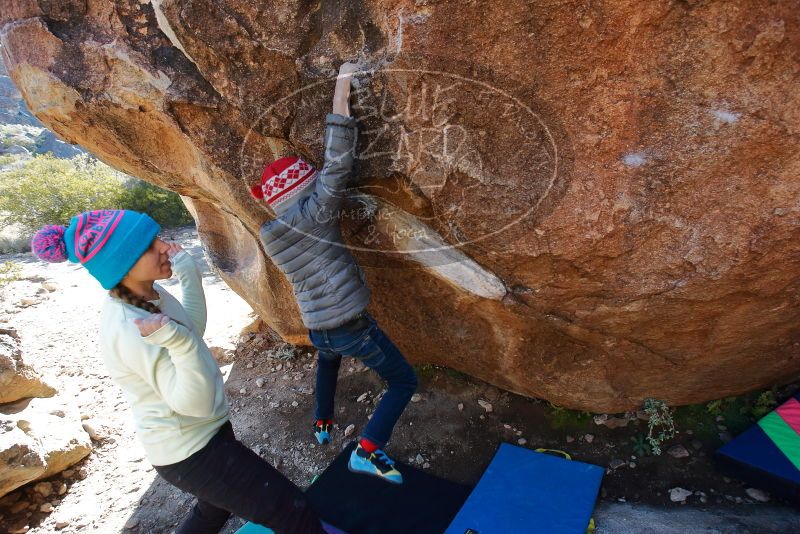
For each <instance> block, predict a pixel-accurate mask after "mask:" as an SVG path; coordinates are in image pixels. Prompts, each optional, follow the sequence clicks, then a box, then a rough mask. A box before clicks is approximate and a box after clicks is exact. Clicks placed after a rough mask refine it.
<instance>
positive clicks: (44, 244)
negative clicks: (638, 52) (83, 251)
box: [31, 225, 67, 263]
mask: <svg viewBox="0 0 800 534" xmlns="http://www.w3.org/2000/svg"><path fill="white" fill-rule="evenodd" d="M66 230H67V227H66V226H57V225H49V226H45V227H44V228H42V229H41V230H39V231H38V232H36V233H35V234H34V235H33V239H32V240H31V250H32V251H33V253H34V254H35V255H36V257H37V258H39V259H41V260H44V261H46V262H49V263H60V262H62V261H67V244H66V242H65V241H64V232H66Z"/></svg>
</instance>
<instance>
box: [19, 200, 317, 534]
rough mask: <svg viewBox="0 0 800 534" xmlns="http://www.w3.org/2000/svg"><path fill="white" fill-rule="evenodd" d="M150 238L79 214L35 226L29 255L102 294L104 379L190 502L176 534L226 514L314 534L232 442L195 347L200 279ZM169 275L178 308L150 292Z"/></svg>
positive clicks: (291, 492)
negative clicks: (73, 270)
mask: <svg viewBox="0 0 800 534" xmlns="http://www.w3.org/2000/svg"><path fill="white" fill-rule="evenodd" d="M159 230H160V227H159V225H158V224H157V223H156V222H155V221H154V220H153V219H151V218H150V217H149V216H148V215H145V214H141V213H136V212H133V211H126V210H103V211H91V212H86V213H82V214H80V215H77V216H75V217H73V218H72V219H71V221H70V224H69V226H67V227H64V226H46V227H44V228H43V229H41V230H39V231H38V232H37V233H36V235H35V236H34V238H33V241H32V244H31V245H32V249H33V252H34V253H35V254H36V255H37V256H38V257H39V258H41V259H43V260H45V261H48V262H62V261H66V260H67V259H69V260H70V261H72V262H75V263H81V264H82V265H83V266H84V267H86V269H87V270H88V271H89V274H91V275H92V276H94V277H95V278H96V279H97V280H98V281H99V282H100V284H101V285H102V286H103V288H105V289H108V290H110V291H109V296H108V297H107V298H106V300H105V302H104V304H103V309H102V316H101V323H100V346H101V349H102V355H103V359H104V360H105V364H106V367H107V369H108V372H109V374H110V375H111V377H112V378H113V379H114V381H115V382H117V384H119V385H120V387H121V388H122V390H123V393H124V394H125V397H126V398H127V400H128V402H129V403H130V405H131V410H132V412H133V417H134V423H135V425H136V433H137V435H138V438H139V440H140V441H141V442H142V445H143V446H144V450H145V453H146V454H147V457H148V459H149V460H150V462H151V463H152V464H153V466H154V467H155V469H156V471H157V472H158V474H159V475H161V476H162V477H163V478H164V479H166V480H167V482H169V483H170V484H172V485H174V486H176V487H178V488H180V489H182V490H183V491H186V492H189V493H191V494H193V495H195V496H196V497H197V504H195V506H194V508H193V509H192V510H191V512H190V513H189V515H188V517H187V518H186V519H185V520H184V521H183V523H182V524H181V526H180V527H179V528H178V530H177V532H178V533H182V534H188V533H192V534H200V533H209V534H211V533H217V532H219V531H220V529H221V528H222V527H223V525H224V524H225V522H226V521H227V519H228V517H229V516H230V515H231V513H233V514H236V515H238V516H240V517H243V518H245V519H248V520H250V521H252V522H254V523H258V524H261V525H265V526H268V527H270V528H272V529H273V530H274V531H275V532H276V533H279V534H282V533H297V534H301V533H302V534H305V533H307V532H313V533H324V532H326V530H324V529H323V527H322V525H321V523H320V520H319V518H318V517H317V515H316V513H315V512H314V511H313V510H312V509H311V506H310V505H309V504H308V502H307V501H306V498H305V496H304V494H303V493H302V492H301V491H300V490H299V489H298V488H297V487H296V486H295V485H294V484H292V483H291V482H290V481H289V480H288V479H287V478H286V477H285V476H283V475H282V474H281V473H279V472H278V471H277V470H276V469H275V468H273V467H272V466H271V465H270V464H269V463H267V461H266V460H263V459H262V458H261V457H260V456H258V455H257V454H255V453H254V452H252V451H251V450H250V449H248V448H247V447H245V446H244V445H242V443H240V442H239V441H238V440H237V439H236V437H235V436H234V433H233V427H232V426H231V423H230V421H229V420H228V402H227V400H226V399H225V392H224V389H223V382H222V374H221V373H220V371H219V368H218V367H217V364H216V362H215V361H214V359H213V357H212V356H211V353H210V351H209V349H208V347H207V346H206V344H205V342H203V338H202V336H203V332H204V331H205V328H206V302H205V295H204V293H203V286H202V283H201V278H200V273H199V271H198V269H197V267H196V265H195V263H194V261H193V260H192V258H191V256H189V254H188V253H187V252H185V251H183V250H182V249H181V247H180V246H179V245H177V244H174V243H165V242H164V241H162V240H161V239H159V238H158V237H157V234H158V232H159ZM173 273H174V274H175V275H176V276H177V277H178V280H179V281H180V283H181V289H182V297H181V302H178V300H177V299H175V297H173V296H172V295H170V294H169V293H168V292H167V291H165V290H164V289H163V288H161V287H160V286H159V285H158V284H156V283H155V281H156V280H162V279H166V278H170V277H171V276H172V275H173Z"/></svg>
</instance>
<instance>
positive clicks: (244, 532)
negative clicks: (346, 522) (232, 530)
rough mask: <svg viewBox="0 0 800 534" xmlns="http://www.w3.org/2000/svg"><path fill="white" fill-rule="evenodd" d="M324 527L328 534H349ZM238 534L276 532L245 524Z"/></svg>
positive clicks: (270, 533)
mask: <svg viewBox="0 0 800 534" xmlns="http://www.w3.org/2000/svg"><path fill="white" fill-rule="evenodd" d="M323 527H324V528H325V530H326V531H327V532H328V534H347V533H346V532H343V531H341V530H339V529H338V528H336V527H333V526H331V525H329V524H327V523H324V522H323ZM236 534H275V531H274V530H272V529H271V528H267V527H262V526H261V525H256V524H255V523H245V524H244V525H242V527H241V528H239V530H237V531H236Z"/></svg>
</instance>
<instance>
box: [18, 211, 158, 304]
mask: <svg viewBox="0 0 800 534" xmlns="http://www.w3.org/2000/svg"><path fill="white" fill-rule="evenodd" d="M160 231H161V227H160V226H159V225H158V223H157V222H155V221H154V220H153V219H152V218H150V216H149V215H147V214H145V213H137V212H135V211H130V210H98V211H87V212H85V213H81V214H80V215H76V216H75V217H73V218H72V219H71V220H70V223H69V226H52V225H51V226H45V227H44V228H42V229H41V230H39V231H38V232H36V234H35V235H34V236H33V240H32V241H31V249H32V250H33V253H34V254H36V256H38V257H39V258H40V259H42V260H44V261H47V262H51V263H56V262H61V261H66V260H69V261H71V262H74V263H80V264H81V265H83V266H84V267H86V269H88V271H89V274H91V275H92V276H94V277H95V278H96V279H97V281H98V282H100V285H102V286H103V288H104V289H112V288H113V287H114V286H116V285H117V284H119V283H120V281H122V279H123V278H125V275H126V274H128V271H130V270H131V267H133V265H134V264H135V263H136V262H137V261H138V260H139V258H140V257H141V256H142V254H144V253H145V251H146V250H147V249H148V248H150V245H151V244H152V243H153V240H154V239H155V238H156V236H157V235H158V232H160Z"/></svg>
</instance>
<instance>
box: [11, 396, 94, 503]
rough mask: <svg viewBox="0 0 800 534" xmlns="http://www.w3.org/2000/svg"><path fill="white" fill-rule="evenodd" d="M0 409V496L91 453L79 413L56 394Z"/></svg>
mask: <svg viewBox="0 0 800 534" xmlns="http://www.w3.org/2000/svg"><path fill="white" fill-rule="evenodd" d="M11 406H12V405H6V406H5V408H4V409H2V410H0V497H2V496H3V495H5V494H6V493H8V492H10V491H13V490H14V489H15V488H18V487H20V486H22V485H24V484H27V483H28V482H32V481H34V480H39V479H42V478H47V477H51V476H53V475H55V474H57V473H60V472H61V471H63V470H64V469H66V468H67V467H69V466H71V465H73V464H75V463H77V462H79V461H80V460H82V459H83V458H85V457H86V456H88V455H89V453H91V452H92V443H91V439H90V437H89V434H87V433H86V431H85V430H84V428H83V426H82V424H81V419H80V414H78V413H77V412H76V411H75V410H74V409H72V408H71V407H70V406H69V404H67V403H65V402H64V401H62V400H60V399H59V398H58V397H54V398H50V399H33V400H31V401H30V402H29V403H26V404H25V406H24V409H22V410H21V411H16V410H13V409H9V408H10V407H11Z"/></svg>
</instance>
